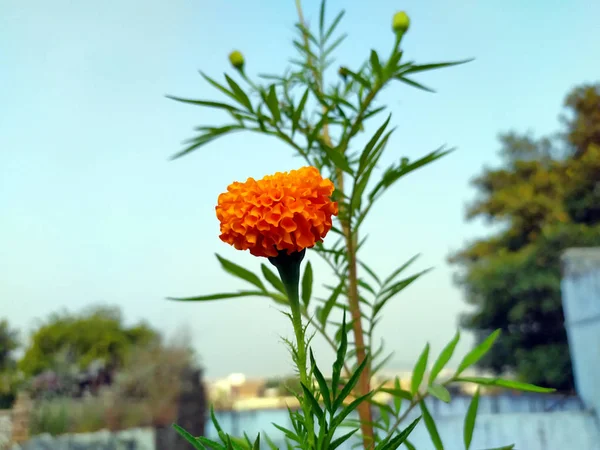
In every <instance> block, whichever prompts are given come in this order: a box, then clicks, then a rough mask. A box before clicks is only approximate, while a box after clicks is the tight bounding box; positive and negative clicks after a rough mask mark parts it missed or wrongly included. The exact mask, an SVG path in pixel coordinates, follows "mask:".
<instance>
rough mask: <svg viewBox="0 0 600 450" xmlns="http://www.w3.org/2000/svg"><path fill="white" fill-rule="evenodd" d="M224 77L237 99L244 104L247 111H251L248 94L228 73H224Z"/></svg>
mask: <svg viewBox="0 0 600 450" xmlns="http://www.w3.org/2000/svg"><path fill="white" fill-rule="evenodd" d="M225 79H226V80H227V84H229V87H230V88H231V91H232V92H233V94H234V95H235V98H236V99H237V101H238V102H240V103H241V104H242V105H244V106H245V107H246V108H247V109H248V111H253V109H252V103H251V102H250V98H248V95H247V94H246V93H245V92H244V90H243V89H242V88H241V87H240V85H239V84H237V83H236V82H235V81H234V80H233V79H232V78H231V77H230V76H229V75H225Z"/></svg>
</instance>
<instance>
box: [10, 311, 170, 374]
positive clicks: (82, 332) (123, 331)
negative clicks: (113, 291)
mask: <svg viewBox="0 0 600 450" xmlns="http://www.w3.org/2000/svg"><path fill="white" fill-rule="evenodd" d="M159 339H160V335H159V334H158V333H157V332H156V331H155V330H153V329H152V328H150V327H149V326H147V325H145V324H139V325H136V326H133V327H127V326H125V324H124V323H123V319H122V316H121V312H120V310H119V309H118V308H110V307H94V308H92V309H90V310H88V311H84V312H83V313H81V314H70V313H60V314H53V315H52V316H51V317H50V318H49V319H48V320H47V321H46V322H45V323H43V324H41V325H40V326H39V328H38V329H37V330H35V332H34V333H33V335H32V337H31V342H30V344H29V347H28V348H27V349H26V351H25V354H24V356H23V358H22V359H21V360H20V361H19V368H20V369H21V370H22V371H23V373H24V374H25V375H26V376H34V375H38V374H40V373H42V372H44V371H46V370H53V369H55V368H56V366H57V364H59V363H60V365H61V366H63V367H66V368H68V367H76V368H78V369H79V370H82V369H86V368H87V367H88V366H89V365H90V364H91V363H92V362H96V361H101V362H103V363H104V364H105V365H106V366H107V367H110V368H117V367H119V366H120V365H122V364H123V361H124V360H125V358H126V356H127V353H128V352H129V350H131V349H132V348H133V347H134V346H138V345H146V344H149V343H152V342H153V341H157V340H159ZM65 370H66V369H65Z"/></svg>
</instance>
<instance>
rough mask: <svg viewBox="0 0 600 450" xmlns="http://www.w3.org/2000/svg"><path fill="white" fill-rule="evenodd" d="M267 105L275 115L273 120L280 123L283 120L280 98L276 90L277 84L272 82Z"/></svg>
mask: <svg viewBox="0 0 600 450" xmlns="http://www.w3.org/2000/svg"><path fill="white" fill-rule="evenodd" d="M267 107H268V108H269V111H271V115H272V116H273V122H274V123H276V124H277V123H279V122H280V121H281V111H279V100H277V92H275V85H274V84H272V85H271V87H270V88H269V94H268V95H267Z"/></svg>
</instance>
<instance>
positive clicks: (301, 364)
mask: <svg viewBox="0 0 600 450" xmlns="http://www.w3.org/2000/svg"><path fill="white" fill-rule="evenodd" d="M303 258H304V251H302V252H301V253H296V254H293V255H291V256H287V255H285V252H283V253H280V256H278V257H276V258H270V259H269V260H270V261H271V263H273V264H274V265H275V267H276V268H277V271H278V272H279V277H280V278H281V282H282V283H283V286H284V288H285V291H286V293H287V296H288V300H289V303H290V310H291V317H292V325H293V328H294V334H295V336H296V364H297V366H298V372H299V374H300V382H301V383H302V384H303V385H304V386H306V387H307V388H309V389H310V388H311V387H312V383H311V379H310V376H309V374H308V370H307V367H306V339H305V336H304V326H303V325H302V310H301V307H300V293H299V280H300V262H301V261H302V259H303ZM303 400H304V396H303ZM301 403H302V411H303V412H304V418H305V420H306V428H307V435H308V444H309V448H311V449H313V448H315V429H314V422H313V412H312V407H311V404H310V403H309V401H308V400H306V401H302V402H301Z"/></svg>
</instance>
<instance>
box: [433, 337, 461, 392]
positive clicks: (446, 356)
mask: <svg viewBox="0 0 600 450" xmlns="http://www.w3.org/2000/svg"><path fill="white" fill-rule="evenodd" d="M459 339H460V331H457V332H456V334H455V335H454V338H452V340H451V341H450V342H449V343H448V345H446V347H444V349H443V350H442V351H441V353H440V355H439V356H438V358H437V359H436V361H435V363H434V364H433V367H432V368H431V373H430V374H429V384H433V382H434V381H435V380H436V378H437V376H438V375H439V374H440V372H441V371H442V370H443V369H444V367H446V364H448V361H450V358H452V355H453V354H454V349H455V348H456V344H458V341H459Z"/></svg>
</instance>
